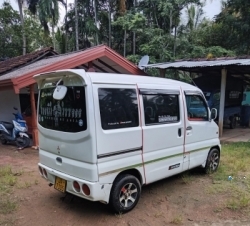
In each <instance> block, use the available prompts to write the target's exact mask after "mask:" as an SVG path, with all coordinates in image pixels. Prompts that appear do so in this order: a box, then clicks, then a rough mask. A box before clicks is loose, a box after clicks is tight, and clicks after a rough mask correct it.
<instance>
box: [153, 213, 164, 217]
mask: <svg viewBox="0 0 250 226" xmlns="http://www.w3.org/2000/svg"><path fill="white" fill-rule="evenodd" d="M162 216H163V213H162V212H158V213H156V214H155V215H154V217H156V218H159V217H162Z"/></svg>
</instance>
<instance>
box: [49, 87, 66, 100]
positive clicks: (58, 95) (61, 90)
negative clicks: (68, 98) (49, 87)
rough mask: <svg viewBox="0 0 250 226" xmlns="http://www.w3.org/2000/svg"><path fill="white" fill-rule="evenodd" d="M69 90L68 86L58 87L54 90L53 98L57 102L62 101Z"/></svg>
mask: <svg viewBox="0 0 250 226" xmlns="http://www.w3.org/2000/svg"><path fill="white" fill-rule="evenodd" d="M67 90H68V89H67V87H66V86H61V85H58V86H57V87H56V88H55V90H54V93H53V98H54V99H55V100H62V99H63V98H64V97H65V95H66V93H67Z"/></svg>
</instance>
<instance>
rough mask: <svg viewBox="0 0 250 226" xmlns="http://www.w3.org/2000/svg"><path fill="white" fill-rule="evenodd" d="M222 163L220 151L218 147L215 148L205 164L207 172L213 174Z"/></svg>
mask: <svg viewBox="0 0 250 226" xmlns="http://www.w3.org/2000/svg"><path fill="white" fill-rule="evenodd" d="M219 164H220V151H219V150H218V149H216V148H213V149H212V150H211V151H210V152H209V154H208V157H207V162H206V166H205V173H206V174H211V173H214V172H215V171H216V170H217V169H218V167H219Z"/></svg>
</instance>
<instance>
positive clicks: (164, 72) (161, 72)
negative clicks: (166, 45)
mask: <svg viewBox="0 0 250 226" xmlns="http://www.w3.org/2000/svg"><path fill="white" fill-rule="evenodd" d="M165 74H166V69H162V68H161V69H160V77H161V78H165Z"/></svg>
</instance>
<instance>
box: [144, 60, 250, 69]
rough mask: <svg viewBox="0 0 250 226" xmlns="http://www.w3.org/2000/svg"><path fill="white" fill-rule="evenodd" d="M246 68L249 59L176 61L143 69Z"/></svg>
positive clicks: (249, 61) (151, 65)
mask: <svg viewBox="0 0 250 226" xmlns="http://www.w3.org/2000/svg"><path fill="white" fill-rule="evenodd" d="M229 65H235V66H248V65H250V59H233V60H204V61H178V62H166V63H159V64H149V65H144V66H143V67H145V68H159V69H167V68H201V67H221V66H229Z"/></svg>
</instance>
